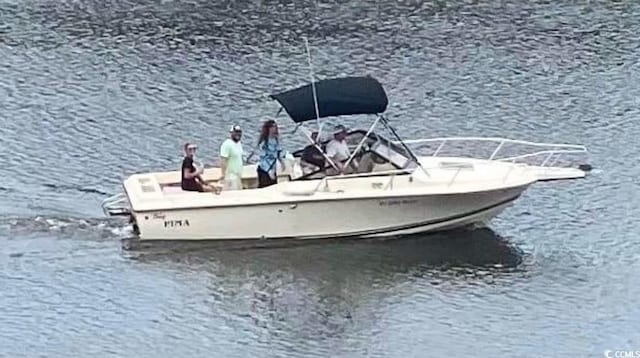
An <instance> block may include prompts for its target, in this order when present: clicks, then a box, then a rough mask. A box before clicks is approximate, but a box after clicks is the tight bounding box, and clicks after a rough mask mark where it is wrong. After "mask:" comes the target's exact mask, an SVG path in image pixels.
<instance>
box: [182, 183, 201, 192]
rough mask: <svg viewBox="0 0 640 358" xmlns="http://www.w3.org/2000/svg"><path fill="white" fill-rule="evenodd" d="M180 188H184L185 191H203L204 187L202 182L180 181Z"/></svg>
mask: <svg viewBox="0 0 640 358" xmlns="http://www.w3.org/2000/svg"><path fill="white" fill-rule="evenodd" d="M182 190H186V191H200V192H204V188H203V187H202V184H200V183H198V182H195V183H189V182H187V183H182Z"/></svg>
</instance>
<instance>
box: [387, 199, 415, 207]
mask: <svg viewBox="0 0 640 358" xmlns="http://www.w3.org/2000/svg"><path fill="white" fill-rule="evenodd" d="M417 202H418V199H393V200H382V201H380V203H379V204H380V206H395V205H407V204H415V203H417Z"/></svg>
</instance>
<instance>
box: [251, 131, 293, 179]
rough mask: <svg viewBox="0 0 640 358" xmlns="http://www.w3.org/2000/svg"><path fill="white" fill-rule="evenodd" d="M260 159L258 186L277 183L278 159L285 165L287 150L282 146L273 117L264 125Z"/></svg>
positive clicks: (261, 133)
mask: <svg viewBox="0 0 640 358" xmlns="http://www.w3.org/2000/svg"><path fill="white" fill-rule="evenodd" d="M258 146H259V147H260V161H259V162H258V188H264V187H266V186H269V185H273V184H276V183H277V182H278V178H277V176H276V161H277V160H279V161H280V164H282V165H283V166H284V163H283V159H284V157H285V154H286V152H285V151H284V150H283V149H282V147H281V146H280V140H279V136H278V125H277V124H276V121H274V120H273V119H269V120H267V121H265V122H264V124H263V125H262V131H261V132H260V139H259V140H258Z"/></svg>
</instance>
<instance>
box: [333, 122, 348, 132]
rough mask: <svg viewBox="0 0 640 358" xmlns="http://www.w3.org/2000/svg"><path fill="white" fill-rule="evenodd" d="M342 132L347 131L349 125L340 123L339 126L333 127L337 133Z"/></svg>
mask: <svg viewBox="0 0 640 358" xmlns="http://www.w3.org/2000/svg"><path fill="white" fill-rule="evenodd" d="M342 132H345V133H346V132H347V127H345V126H343V125H342V124H338V125H337V126H335V127H333V133H334V134H337V133H342Z"/></svg>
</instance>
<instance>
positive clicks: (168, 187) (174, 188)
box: [162, 185, 186, 194]
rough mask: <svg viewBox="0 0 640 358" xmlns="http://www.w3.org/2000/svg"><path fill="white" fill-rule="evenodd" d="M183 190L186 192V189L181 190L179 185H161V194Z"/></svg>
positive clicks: (181, 191) (177, 192) (178, 192)
mask: <svg viewBox="0 0 640 358" xmlns="http://www.w3.org/2000/svg"><path fill="white" fill-rule="evenodd" d="M184 192H186V190H182V188H181V187H179V186H173V185H166V186H163V187H162V193H163V194H180V193H184Z"/></svg>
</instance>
